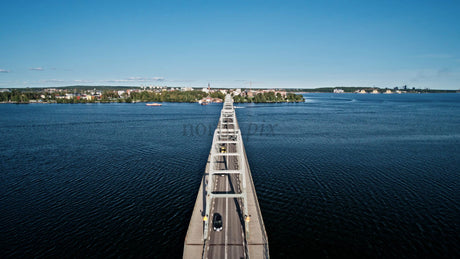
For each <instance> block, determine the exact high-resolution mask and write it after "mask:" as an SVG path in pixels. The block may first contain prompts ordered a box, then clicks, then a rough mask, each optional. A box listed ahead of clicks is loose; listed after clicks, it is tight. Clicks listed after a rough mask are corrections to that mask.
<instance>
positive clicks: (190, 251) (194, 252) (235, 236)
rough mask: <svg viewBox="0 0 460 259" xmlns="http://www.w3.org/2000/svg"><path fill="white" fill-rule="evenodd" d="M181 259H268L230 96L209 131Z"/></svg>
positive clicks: (256, 203)
mask: <svg viewBox="0 0 460 259" xmlns="http://www.w3.org/2000/svg"><path fill="white" fill-rule="evenodd" d="M217 214H218V215H217ZM219 219H220V220H219ZM183 258H225V259H226V258H269V249H268V239H267V233H266V232H265V226H264V222H263V220H262V214H261V212H260V207H259V202H258V200H257V195H256V191H255V188H254V183H253V181H252V176H251V171H250V169H249V164H248V160H247V157H246V151H245V149H244V145H243V139H242V136H241V131H240V127H239V125H238V121H237V120H236V114H235V109H234V107H233V99H232V97H231V96H230V95H227V96H226V97H225V102H224V105H223V108H222V111H221V114H220V118H219V123H218V125H217V128H216V130H215V131H214V136H213V140H212V146H211V151H210V153H209V156H208V162H207V164H206V169H205V172H204V175H203V178H202V181H201V186H200V189H199V191H198V196H197V199H196V202H195V207H194V209H193V213H192V217H191V220H190V224H189V227H188V231H187V235H186V237H185V242H184V253H183Z"/></svg>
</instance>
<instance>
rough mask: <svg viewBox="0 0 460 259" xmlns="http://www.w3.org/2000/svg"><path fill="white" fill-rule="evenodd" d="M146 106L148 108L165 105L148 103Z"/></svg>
mask: <svg viewBox="0 0 460 259" xmlns="http://www.w3.org/2000/svg"><path fill="white" fill-rule="evenodd" d="M145 105H147V106H161V105H163V104H161V103H147V104H145Z"/></svg>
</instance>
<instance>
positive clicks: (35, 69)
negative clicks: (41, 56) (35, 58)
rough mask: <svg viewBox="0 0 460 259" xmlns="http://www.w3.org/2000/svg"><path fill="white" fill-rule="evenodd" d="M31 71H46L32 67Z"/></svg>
mask: <svg viewBox="0 0 460 259" xmlns="http://www.w3.org/2000/svg"><path fill="white" fill-rule="evenodd" d="M30 70H34V71H43V70H45V69H44V68H42V67H32V68H30Z"/></svg>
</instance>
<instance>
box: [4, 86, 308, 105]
mask: <svg viewBox="0 0 460 259" xmlns="http://www.w3.org/2000/svg"><path fill="white" fill-rule="evenodd" d="M227 93H229V94H231V95H232V96H233V100H234V102H235V103H279V102H303V101H305V100H304V98H303V96H302V95H301V94H296V93H293V92H287V91H286V90H280V89H258V90H255V89H243V90H242V89H211V88H210V87H209V86H208V87H207V88H192V87H181V88H179V87H167V86H148V87H145V86H141V87H127V86H67V87H56V88H14V89H0V103H17V104H26V103H137V102H146V103H147V102H181V103H195V102H196V103H198V102H199V103H201V102H202V100H205V99H212V100H222V99H224V97H225V95H226V94H227Z"/></svg>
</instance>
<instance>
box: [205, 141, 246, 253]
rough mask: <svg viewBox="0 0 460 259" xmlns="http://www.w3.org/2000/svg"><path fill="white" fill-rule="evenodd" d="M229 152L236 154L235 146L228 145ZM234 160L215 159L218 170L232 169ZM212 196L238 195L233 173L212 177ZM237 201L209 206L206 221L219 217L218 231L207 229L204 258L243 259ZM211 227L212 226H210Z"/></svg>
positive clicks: (218, 201) (239, 206) (235, 177)
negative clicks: (220, 229) (216, 215)
mask: <svg viewBox="0 0 460 259" xmlns="http://www.w3.org/2000/svg"><path fill="white" fill-rule="evenodd" d="M228 146H229V147H228V149H227V151H228V152H229V153H232V152H233V153H234V152H236V146H235V145H228ZM237 163H238V162H237V159H236V157H228V159H227V158H226V157H224V156H222V157H219V159H218V165H219V168H218V169H219V170H235V169H236V168H235V167H236V165H237ZM214 183H215V185H214V186H215V188H214V192H215V193H241V187H240V180H239V176H238V175H237V174H220V175H217V176H216V177H215V178H214ZM240 208H241V201H239V199H237V198H216V199H214V200H213V202H212V205H211V214H210V220H212V216H211V215H214V213H219V214H220V215H222V220H223V227H222V231H214V229H211V230H210V239H209V245H208V246H207V247H208V248H209V250H207V251H206V252H205V256H204V257H205V258H244V257H245V249H244V232H243V227H242V226H243V225H244V222H243V215H242V212H241V209H240ZM210 228H212V224H210Z"/></svg>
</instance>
